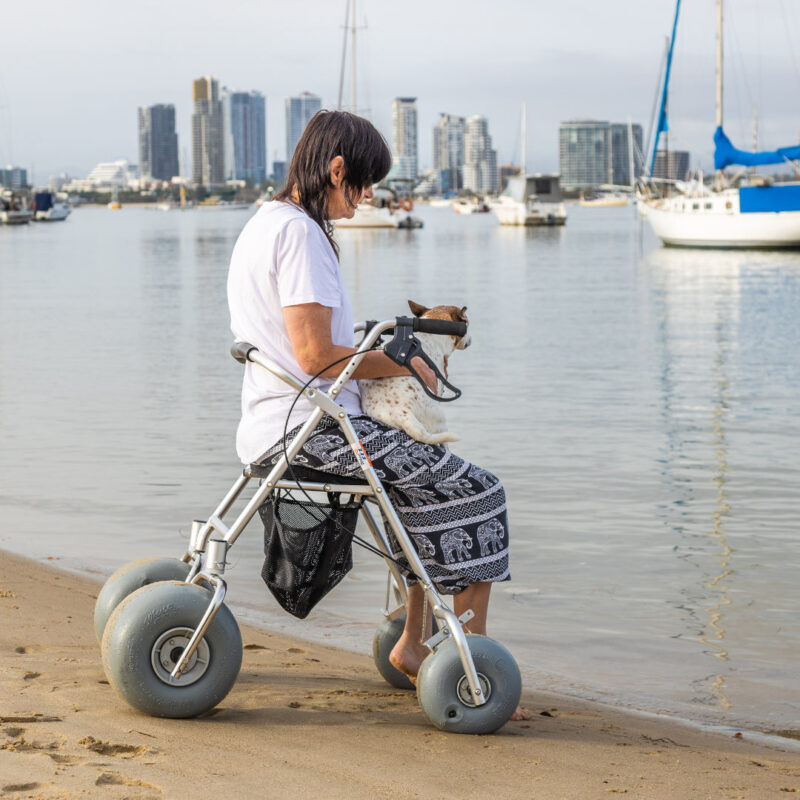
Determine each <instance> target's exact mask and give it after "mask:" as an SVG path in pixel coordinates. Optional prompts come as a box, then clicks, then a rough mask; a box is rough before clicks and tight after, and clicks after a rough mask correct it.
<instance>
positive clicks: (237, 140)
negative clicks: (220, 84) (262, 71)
mask: <svg viewBox="0 0 800 800" xmlns="http://www.w3.org/2000/svg"><path fill="white" fill-rule="evenodd" d="M222 114H223V119H224V140H225V158H224V162H225V178H226V180H236V181H252V182H253V183H254V184H260V183H264V182H265V181H266V180H267V114H266V104H265V102H264V95H263V94H261V92H255V91H253V92H234V91H230V90H229V89H223V90H222Z"/></svg>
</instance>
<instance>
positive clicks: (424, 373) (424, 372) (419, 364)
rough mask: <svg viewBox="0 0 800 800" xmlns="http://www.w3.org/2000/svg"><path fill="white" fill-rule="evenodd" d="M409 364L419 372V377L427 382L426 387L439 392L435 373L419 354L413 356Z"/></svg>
mask: <svg viewBox="0 0 800 800" xmlns="http://www.w3.org/2000/svg"><path fill="white" fill-rule="evenodd" d="M411 364H412V365H413V367H414V369H415V370H416V371H417V373H418V374H419V376H420V378H422V380H424V381H425V383H427V384H428V388H429V389H430V390H431V391H432V392H433V393H434V394H439V379H438V378H437V377H436V373H435V372H434V371H433V370H432V369H431V368H430V367H429V366H428V365H427V364H426V363H425V361H424V360H423V359H422V358H421V357H420V356H414V358H412V359H411Z"/></svg>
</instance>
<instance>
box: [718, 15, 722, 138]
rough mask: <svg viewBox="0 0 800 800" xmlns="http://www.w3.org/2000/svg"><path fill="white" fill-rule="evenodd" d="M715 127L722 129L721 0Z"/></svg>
mask: <svg viewBox="0 0 800 800" xmlns="http://www.w3.org/2000/svg"><path fill="white" fill-rule="evenodd" d="M717 127H718V128H719V127H722V0H717Z"/></svg>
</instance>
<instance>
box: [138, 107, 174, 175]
mask: <svg viewBox="0 0 800 800" xmlns="http://www.w3.org/2000/svg"><path fill="white" fill-rule="evenodd" d="M139 174H140V175H141V177H142V179H143V180H145V181H147V180H156V181H170V180H172V179H173V178H174V177H175V176H176V175H179V174H180V170H179V168H178V134H177V133H175V106H174V105H172V104H171V103H170V104H168V105H165V104H162V103H159V104H158V105H154V106H144V107H142V108H140V109H139Z"/></svg>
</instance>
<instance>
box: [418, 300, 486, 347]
mask: <svg viewBox="0 0 800 800" xmlns="http://www.w3.org/2000/svg"><path fill="white" fill-rule="evenodd" d="M408 307H409V308H410V309H411V313H412V314H413V315H414V316H415V317H425V319H446V320H450V321H451V322H466V323H467V324H469V319H467V307H466V306H463V307H462V308H459V307H458V306H433V308H426V307H425V306H423V305H420V304H419V303H415V302H414V301H413V300H409V301H408ZM453 338H454V339H455V340H456V350H463V349H464V348H465V347H469V345H470V342H471V339H470V335H469V333H466V334H464V336H461V337H460V338H459V337H455V336H454V337H453Z"/></svg>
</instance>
